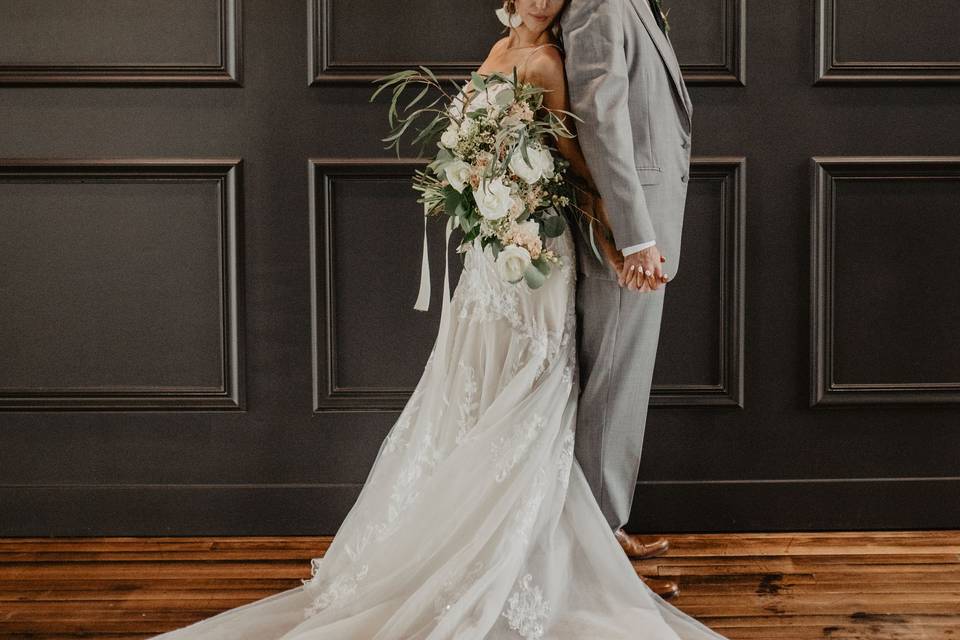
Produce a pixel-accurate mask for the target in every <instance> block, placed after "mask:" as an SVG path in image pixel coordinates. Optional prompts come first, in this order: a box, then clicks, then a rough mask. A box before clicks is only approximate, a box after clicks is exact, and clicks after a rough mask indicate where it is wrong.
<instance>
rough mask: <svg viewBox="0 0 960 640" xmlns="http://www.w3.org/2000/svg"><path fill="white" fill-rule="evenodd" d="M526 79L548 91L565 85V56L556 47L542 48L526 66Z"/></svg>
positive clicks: (531, 57) (532, 56)
mask: <svg viewBox="0 0 960 640" xmlns="http://www.w3.org/2000/svg"><path fill="white" fill-rule="evenodd" d="M524 76H525V78H526V79H527V80H528V81H530V82H533V83H535V84H538V85H540V86H542V87H545V88H547V89H557V88H560V87H562V86H563V85H564V81H565V79H564V72H563V54H562V53H560V51H559V50H558V49H557V48H556V47H541V48H540V49H538V50H537V51H535V52H534V53H533V54H532V55H531V56H530V59H529V60H528V61H527V64H526V73H525V74H524Z"/></svg>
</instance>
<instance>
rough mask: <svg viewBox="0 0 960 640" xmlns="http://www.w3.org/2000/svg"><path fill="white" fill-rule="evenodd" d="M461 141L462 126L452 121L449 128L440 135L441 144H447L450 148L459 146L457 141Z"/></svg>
mask: <svg viewBox="0 0 960 640" xmlns="http://www.w3.org/2000/svg"><path fill="white" fill-rule="evenodd" d="M459 141H460V127H459V126H458V125H456V124H454V123H451V125H450V126H449V127H447V130H446V131H444V132H443V135H442V136H440V144H442V145H443V146H445V147H446V148H448V149H453V148H454V147H456V146H457V142H459Z"/></svg>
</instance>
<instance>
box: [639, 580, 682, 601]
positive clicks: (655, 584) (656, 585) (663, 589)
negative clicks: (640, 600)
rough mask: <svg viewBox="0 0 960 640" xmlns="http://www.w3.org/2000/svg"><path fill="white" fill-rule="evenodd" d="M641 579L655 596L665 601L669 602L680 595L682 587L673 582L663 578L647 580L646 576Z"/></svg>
mask: <svg viewBox="0 0 960 640" xmlns="http://www.w3.org/2000/svg"><path fill="white" fill-rule="evenodd" d="M640 579H641V580H643V581H644V582H645V583H646V585H647V586H648V587H650V588H651V589H652V590H653V592H654V593H655V594H657V595H658V596H660V597H661V598H663V599H664V600H668V599H670V598H673V597H674V596H676V595H679V594H680V586H679V585H678V584H677V583H676V582H674V581H673V580H666V579H663V578H647V577H646V576H640Z"/></svg>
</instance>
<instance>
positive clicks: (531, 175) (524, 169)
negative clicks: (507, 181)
mask: <svg viewBox="0 0 960 640" xmlns="http://www.w3.org/2000/svg"><path fill="white" fill-rule="evenodd" d="M527 157H528V158H529V159H530V164H527V163H526V161H524V159H523V152H522V151H521V150H520V149H519V148H518V149H514V151H513V155H512V156H511V157H510V170H511V171H513V172H514V173H515V174H517V175H518V176H520V179H521V180H523V181H524V182H526V183H527V184H534V183H535V182H537V181H538V180H539V179H540V176H541V175H542V174H543V170H542V169H541V168H540V162H539V160H538V158H537V155H536V154H535V153H534V151H533V149H532V148H530V147H527Z"/></svg>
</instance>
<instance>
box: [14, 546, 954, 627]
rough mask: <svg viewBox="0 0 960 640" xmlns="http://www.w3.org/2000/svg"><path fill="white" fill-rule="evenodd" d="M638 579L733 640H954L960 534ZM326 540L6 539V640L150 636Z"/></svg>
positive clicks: (291, 571)
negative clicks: (656, 581) (676, 587)
mask: <svg viewBox="0 0 960 640" xmlns="http://www.w3.org/2000/svg"><path fill="white" fill-rule="evenodd" d="M667 536H668V538H669V539H670V542H671V550H670V551H669V553H668V554H667V555H665V556H662V557H660V558H655V559H652V560H645V561H641V562H637V563H635V564H636V567H637V570H638V572H640V573H642V574H644V575H660V576H671V577H674V578H675V579H677V580H678V581H679V583H680V596H679V597H677V598H674V599H673V600H671V602H672V603H673V604H675V605H676V606H678V607H679V608H681V609H683V610H684V611H686V612H687V613H690V614H691V615H694V616H696V617H698V618H699V619H701V620H702V621H704V622H705V623H706V624H708V625H710V626H711V627H712V628H714V629H716V630H717V631H719V632H720V633H722V634H724V635H726V636H728V637H729V638H732V639H736V640H756V639H759V638H764V639H766V638H770V639H776V640H809V639H813V638H830V639H834V640H841V639H842V640H847V639H854V638H856V639H863V640H892V639H898V640H899V639H903V640H907V639H910V640H921V639H923V640H941V639H943V640H960V531H931V532H923V531H917V532H877V533H861V532H857V533H798V534H784V533H758V534H736V535H734V534H701V535H692V534H667ZM329 542H330V538H329V537H296V538H272V537H255V538H229V537H227V538H220V537H215V538H167V537H164V538H7V539H0V638H24V639H26V638H31V639H36V638H44V639H54V638H58V639H59V638H111V639H115V640H117V639H121V638H122V639H133V638H144V637H148V636H151V635H154V634H157V633H160V632H162V631H166V630H169V629H173V628H176V627H180V626H184V625H186V624H188V623H190V622H193V621H195V620H199V619H201V618H206V617H209V616H211V615H213V614H215V613H217V612H220V611H223V610H225V609H229V608H232V607H236V606H239V605H241V604H245V603H247V602H251V601H253V600H257V599H259V598H263V597H266V596H268V595H270V594H273V593H276V592H278V591H282V590H284V589H288V588H290V587H295V586H297V585H299V584H300V579H301V578H306V577H309V575H310V567H309V559H310V558H311V557H314V556H321V555H323V554H324V552H325V551H326V548H327V547H328V545H329Z"/></svg>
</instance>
